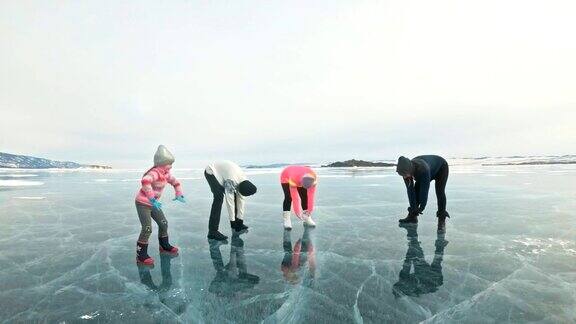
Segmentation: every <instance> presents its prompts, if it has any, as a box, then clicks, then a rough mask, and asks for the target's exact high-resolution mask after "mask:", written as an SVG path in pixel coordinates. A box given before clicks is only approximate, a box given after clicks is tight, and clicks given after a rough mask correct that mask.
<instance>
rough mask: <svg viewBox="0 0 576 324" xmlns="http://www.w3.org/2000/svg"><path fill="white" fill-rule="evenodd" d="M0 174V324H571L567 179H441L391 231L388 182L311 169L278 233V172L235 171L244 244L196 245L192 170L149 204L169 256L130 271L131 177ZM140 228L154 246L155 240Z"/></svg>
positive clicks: (573, 193) (389, 176) (384, 174)
mask: <svg viewBox="0 0 576 324" xmlns="http://www.w3.org/2000/svg"><path fill="white" fill-rule="evenodd" d="M142 171H144V170H139V171H129V170H109V171H85V170H81V171H61V170H44V171H42V170H26V171H20V170H17V171H14V170H0V204H1V209H0V322H1V323H18V322H49V323H62V322H65V323H69V322H74V323H76V322H84V321H85V322H116V323H130V322H131V323H231V322H237V323H418V322H425V323H503V322H504V323H525V322H538V323H574V322H575V321H576V242H575V238H576V235H575V231H574V230H575V228H576V217H575V216H576V214H575V212H574V211H575V210H576V199H575V198H576V186H575V185H574V184H575V183H576V165H562V166H560V165H546V166H537V165H534V166H531V165H528V166H481V165H461V166H453V167H451V174H450V178H449V180H448V187H447V196H448V211H449V212H450V215H451V216H452V218H451V219H449V220H448V224H447V231H446V233H445V234H438V233H437V232H436V217H435V211H436V209H435V208H436V203H435V195H434V189H433V188H434V186H431V192H430V197H429V201H430V203H429V206H428V208H427V209H426V211H425V212H424V215H422V216H421V218H420V223H419V224H418V226H411V227H410V226H409V227H406V228H402V227H399V226H398V219H399V218H402V217H404V216H405V215H406V207H407V198H406V194H405V188H404V184H403V182H402V179H401V178H400V177H399V176H397V175H396V174H395V173H394V170H393V168H382V169H380V168H378V169H362V168H357V169H320V168H319V169H318V172H319V176H320V181H319V187H318V193H317V210H316V211H315V213H314V217H315V219H316V222H317V224H318V226H317V228H315V229H306V230H305V229H304V227H303V226H302V224H301V223H300V222H296V221H295V220H296V219H295V218H293V223H294V224H293V225H294V229H293V230H292V231H291V232H286V231H284V230H283V228H282V221H281V208H282V207H281V206H282V199H283V198H282V191H281V188H280V185H279V183H278V182H279V181H278V174H279V172H280V170H279V169H268V170H249V171H248V173H249V177H250V178H251V179H252V180H253V182H254V183H255V184H256V185H257V186H258V189H259V190H258V193H257V194H256V195H255V196H253V197H249V198H248V199H247V207H246V216H245V223H246V224H247V225H248V226H250V230H249V232H248V233H245V234H242V235H239V236H236V235H235V236H231V235H230V226H229V223H228V220H227V217H226V215H227V213H226V210H225V208H224V210H223V214H222V216H223V217H222V221H221V225H220V229H221V231H222V232H223V233H224V234H226V235H228V236H230V238H229V240H228V242H227V243H226V244H215V243H213V242H208V240H207V239H206V234H207V224H208V215H209V208H210V203H211V199H212V197H211V193H210V191H209V188H208V185H207V184H206V182H205V180H204V178H203V176H202V170H178V169H175V170H174V174H175V176H177V177H178V178H179V179H180V180H181V182H182V183H183V187H184V191H185V195H186V197H187V200H188V203H187V204H185V205H183V204H178V203H173V202H171V200H170V199H171V198H172V195H173V192H172V190H171V188H167V189H166V190H167V191H165V195H164V197H163V199H162V201H163V202H164V211H165V214H166V216H167V219H168V222H169V233H170V239H171V241H172V243H174V244H175V245H178V246H179V247H180V248H181V253H180V255H179V256H178V257H175V258H169V257H161V256H160V255H159V253H158V242H157V241H156V240H155V239H151V244H150V248H149V251H150V255H151V256H152V257H153V258H154V259H155V261H156V265H155V267H154V268H153V269H145V268H139V267H138V266H137V265H136V263H135V242H136V238H137V236H138V233H139V231H140V225H139V222H138V217H137V215H136V210H135V208H134V195H135V193H136V191H137V190H138V187H139V178H140V176H141V172H142ZM156 230H157V229H156V227H155V224H154V234H153V236H152V237H155V235H156V233H157V232H156Z"/></svg>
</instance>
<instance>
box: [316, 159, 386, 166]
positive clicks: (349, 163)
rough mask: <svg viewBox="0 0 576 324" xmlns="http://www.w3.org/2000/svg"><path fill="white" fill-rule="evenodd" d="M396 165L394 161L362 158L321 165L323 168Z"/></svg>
mask: <svg viewBox="0 0 576 324" xmlns="http://www.w3.org/2000/svg"><path fill="white" fill-rule="evenodd" d="M393 166H396V164H394V163H386V162H370V161H363V160H354V159H352V160H348V161H343V162H334V163H330V164H328V165H323V166H322V167H323V168H349V167H393Z"/></svg>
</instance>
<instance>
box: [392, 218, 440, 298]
mask: <svg viewBox="0 0 576 324" xmlns="http://www.w3.org/2000/svg"><path fill="white" fill-rule="evenodd" d="M400 227H403V228H405V229H406V230H407V235H406V236H407V238H408V251H407V252H406V257H405V259H404V264H403V265H402V270H400V274H399V278H398V282H397V283H395V284H394V287H393V293H394V296H396V297H400V296H402V295H406V296H416V297H418V296H420V295H422V294H429V293H433V292H435V291H437V290H438V287H440V286H442V284H443V283H444V278H443V276H442V257H443V256H444V248H445V247H446V245H448V241H446V240H445V239H444V236H445V233H441V232H438V237H437V238H436V242H435V244H434V246H435V247H436V250H435V251H434V259H433V260H432V263H428V262H426V259H425V258H424V251H423V250H422V247H421V246H420V241H418V224H402V225H401V226H400ZM411 269H413V270H414V271H413V272H411Z"/></svg>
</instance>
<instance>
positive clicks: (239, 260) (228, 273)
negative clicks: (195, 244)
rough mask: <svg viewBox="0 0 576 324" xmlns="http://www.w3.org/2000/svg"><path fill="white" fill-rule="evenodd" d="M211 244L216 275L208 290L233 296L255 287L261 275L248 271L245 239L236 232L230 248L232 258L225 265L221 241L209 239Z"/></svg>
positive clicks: (220, 294) (211, 256) (211, 255)
mask: <svg viewBox="0 0 576 324" xmlns="http://www.w3.org/2000/svg"><path fill="white" fill-rule="evenodd" d="M208 243H209V245H210V258H212V264H213V265H214V270H216V275H215V276H214V279H212V282H211V283H210V287H209V288H208V291H210V292H211V293H214V294H216V295H219V296H231V295H233V294H234V293H235V292H238V291H242V290H247V289H251V288H254V286H256V285H257V284H258V283H259V282H260V277H258V276H257V275H253V274H250V273H248V270H247V266H246V257H245V255H244V241H243V240H242V239H241V238H240V236H239V235H238V234H236V233H234V234H233V235H232V242H231V243H232V244H231V245H232V246H231V248H230V260H229V261H228V264H227V265H226V266H225V265H224V261H223V260H222V253H221V252H220V245H222V243H221V242H219V241H216V240H208Z"/></svg>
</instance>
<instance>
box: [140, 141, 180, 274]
mask: <svg viewBox="0 0 576 324" xmlns="http://www.w3.org/2000/svg"><path fill="white" fill-rule="evenodd" d="M173 163H174V156H173V155H172V153H170V151H168V149H167V148H166V147H165V146H164V145H160V146H159V147H158V150H156V154H154V167H153V168H151V169H150V170H148V171H146V173H144V176H143V177H142V180H141V183H142V188H140V190H139V191H138V194H137V195H136V211H137V212H138V217H139V218H140V224H141V225H142V229H141V231H140V236H139V237H138V242H136V246H137V248H136V254H137V256H136V261H137V262H138V263H140V264H144V265H149V266H151V265H154V259H152V258H151V257H150V256H149V255H148V239H149V238H150V234H152V221H151V219H153V220H154V221H155V222H156V224H158V240H159V241H160V253H170V254H176V253H178V248H177V247H175V246H172V245H170V243H169V241H168V222H167V221H166V217H164V213H163V212H162V204H161V203H160V202H159V201H158V200H159V199H160V196H162V191H164V187H165V186H166V184H167V183H169V184H171V185H172V186H173V187H174V190H175V191H176V198H174V199H173V200H176V201H179V202H182V203H184V202H186V201H185V200H184V196H183V195H182V186H181V185H180V182H178V180H176V178H174V176H173V175H172V174H170V169H172V164H173Z"/></svg>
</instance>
